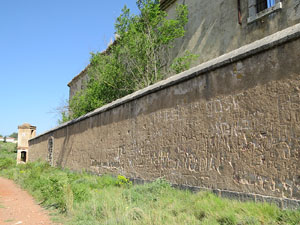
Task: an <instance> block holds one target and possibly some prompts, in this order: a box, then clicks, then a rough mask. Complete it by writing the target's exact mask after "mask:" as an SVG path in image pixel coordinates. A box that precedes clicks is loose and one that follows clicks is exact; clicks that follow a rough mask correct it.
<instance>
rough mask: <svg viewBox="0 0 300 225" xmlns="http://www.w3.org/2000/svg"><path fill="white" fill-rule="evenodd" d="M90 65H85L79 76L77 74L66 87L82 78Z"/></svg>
mask: <svg viewBox="0 0 300 225" xmlns="http://www.w3.org/2000/svg"><path fill="white" fill-rule="evenodd" d="M90 65H91V64H89V65H87V66H86V67H85V68H84V69H83V70H82V71H81V72H80V73H79V74H77V75H76V76H75V77H74V78H73V79H72V80H71V81H70V82H69V83H68V86H69V87H70V86H71V84H72V83H73V82H75V81H77V80H78V79H79V78H80V77H82V76H83V75H84V74H85V73H86V72H87V70H88V69H89V67H90Z"/></svg>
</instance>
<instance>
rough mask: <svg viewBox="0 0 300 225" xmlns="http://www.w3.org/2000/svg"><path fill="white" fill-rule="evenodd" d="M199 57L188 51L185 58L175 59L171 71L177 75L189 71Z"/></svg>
mask: <svg viewBox="0 0 300 225" xmlns="http://www.w3.org/2000/svg"><path fill="white" fill-rule="evenodd" d="M198 57H199V56H198V55H195V54H192V53H191V52H190V51H186V52H185V53H184V55H183V56H181V57H177V58H175V59H174V61H173V63H172V65H171V69H172V70H173V71H174V72H175V73H180V72H183V71H185V70H188V69H189V68H190V67H191V63H192V61H193V60H195V59H197V58H198Z"/></svg>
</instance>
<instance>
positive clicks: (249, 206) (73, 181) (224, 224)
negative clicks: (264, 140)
mask: <svg viewBox="0 0 300 225" xmlns="http://www.w3.org/2000/svg"><path fill="white" fill-rule="evenodd" d="M14 160H15V153H14V150H12V149H10V150H7V148H6V150H3V149H2V150H0V176H4V177H7V178H9V179H13V180H14V181H15V182H16V183H18V184H20V185H21V186H22V187H23V188H24V189H26V190H28V191H29V192H30V193H31V194H32V195H33V196H34V197H35V198H36V199H37V201H39V202H40V204H41V205H43V206H44V207H46V208H48V209H55V211H54V212H53V215H55V220H56V221H60V222H61V221H63V223H64V224H72V225H73V224H76V225H81V224H82V225H89V224H90V225H96V224H106V225H112V224H121V225H122V224H123V225H127V224H128V225H145V224H153V225H154V224H155V225H160V224H161V225H162V224H172V225H173V224H175V225H176V224H180V225H181V224H197V225H198V224H201V225H202V224H207V225H214V224H219V225H255V224H264V225H266V224H270V225H271V224H292V225H299V224H300V210H298V211H290V210H285V211H284V210H281V209H279V208H277V207H276V206H275V205H269V204H257V203H253V202H244V203H242V202H238V201H233V200H228V199H222V198H219V197H217V196H215V195H214V194H212V193H209V192H198V193H192V192H190V191H182V190H178V189H174V188H172V187H171V186H170V185H169V184H168V183H167V182H166V181H164V180H156V181H154V182H152V183H147V184H145V185H132V184H131V183H130V181H128V180H127V179H126V178H125V177H122V176H119V177H117V178H115V177H111V176H108V175H105V176H101V177H99V176H95V175H90V174H88V173H84V172H82V173H74V172H72V171H69V170H62V169H58V168H53V167H50V166H49V165H48V164H46V163H43V162H35V163H28V164H26V165H25V164H23V165H18V166H16V163H15V161H14ZM57 212H59V215H60V216H58V215H57ZM62 215H63V219H62V217H61V216H62Z"/></svg>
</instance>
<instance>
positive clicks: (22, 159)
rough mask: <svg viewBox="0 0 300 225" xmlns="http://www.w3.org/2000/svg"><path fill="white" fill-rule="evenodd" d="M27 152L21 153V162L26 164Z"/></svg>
mask: <svg viewBox="0 0 300 225" xmlns="http://www.w3.org/2000/svg"><path fill="white" fill-rule="evenodd" d="M26 156H27V152H21V162H26Z"/></svg>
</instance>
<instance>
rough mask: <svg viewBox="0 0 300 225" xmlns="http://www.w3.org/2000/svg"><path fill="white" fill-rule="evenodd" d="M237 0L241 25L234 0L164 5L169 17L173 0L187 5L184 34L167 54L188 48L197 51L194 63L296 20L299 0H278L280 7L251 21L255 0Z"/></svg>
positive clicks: (188, 0) (187, 0)
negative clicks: (187, 11)
mask: <svg viewBox="0 0 300 225" xmlns="http://www.w3.org/2000/svg"><path fill="white" fill-rule="evenodd" d="M278 1H279V0H276V2H278ZM240 2H241V16H242V17H241V18H242V24H241V25H240V24H239V22H238V5H237V1H236V0H235V1H226V0H214V1H202V0H177V1H176V2H175V3H174V4H172V5H171V6H170V7H169V8H167V9H166V11H167V13H168V14H169V15H170V17H174V14H175V9H176V3H179V4H182V3H184V4H186V5H187V7H188V9H189V22H188V24H187V25H186V30H187V31H186V35H185V36H184V37H183V38H181V39H179V40H177V41H176V43H175V47H174V48H173V52H172V54H171V58H174V57H176V56H178V55H180V54H183V53H184V51H186V50H190V51H191V52H192V53H194V54H198V55H199V58H198V60H197V61H196V62H195V65H197V64H199V63H202V62H205V61H207V60H210V59H213V58H215V57H218V56H220V55H222V54H225V53H228V52H230V51H232V50H234V49H237V48H239V47H241V46H244V45H246V44H249V43H251V42H253V41H256V40H259V39H261V38H263V37H266V36H268V35H271V34H273V33H275V32H277V31H280V30H283V29H285V28H287V27H289V26H292V25H295V24H297V23H299V22H300V1H299V0H281V2H282V9H280V10H278V11H276V12H274V13H272V14H270V15H268V16H266V17H264V18H262V19H260V20H257V21H256V22H253V23H251V24H248V23H247V19H248V17H249V4H250V2H255V0H252V1H249V0H240Z"/></svg>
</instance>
